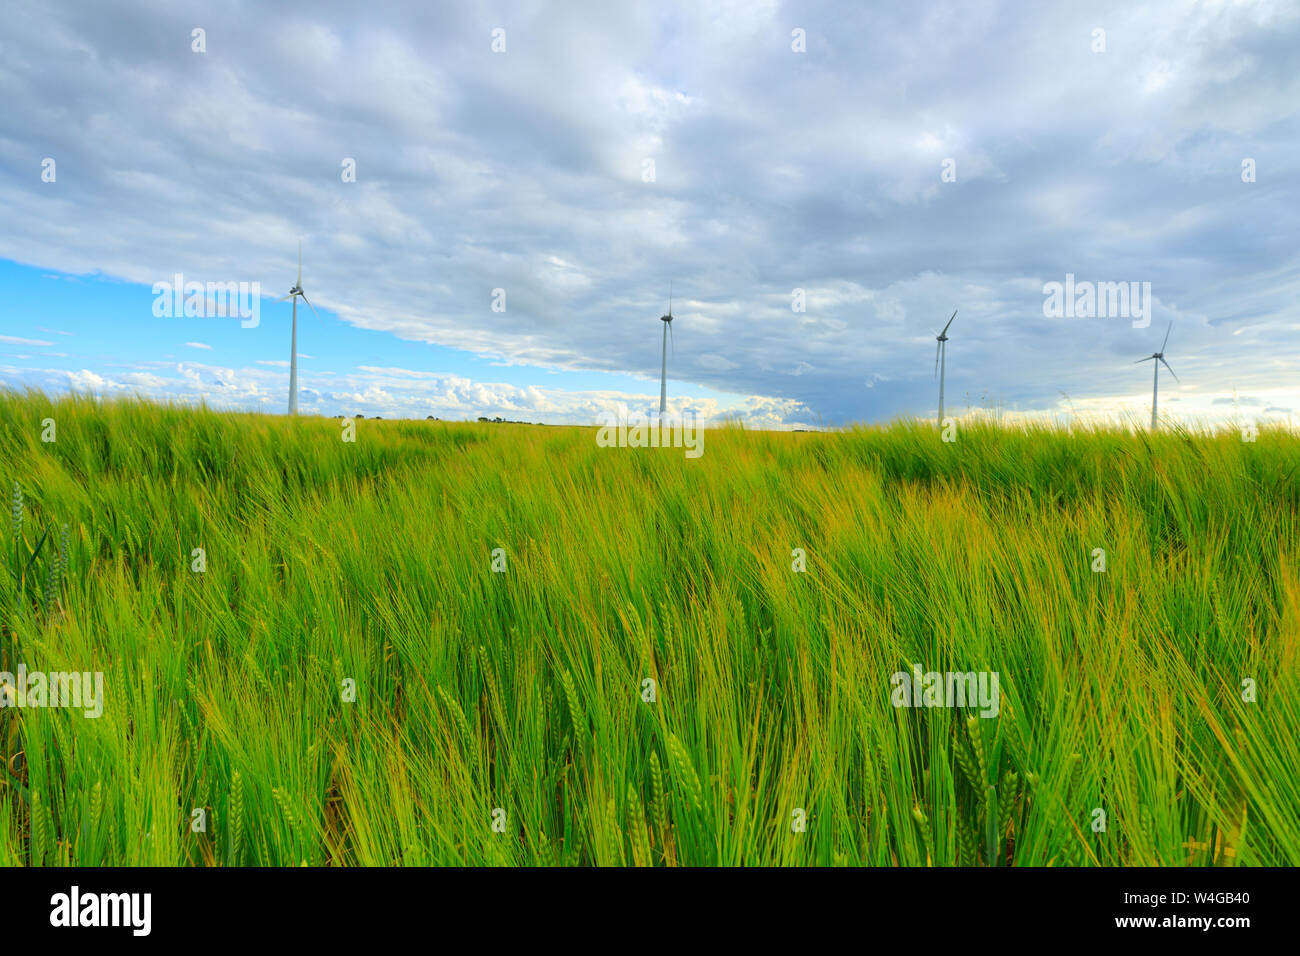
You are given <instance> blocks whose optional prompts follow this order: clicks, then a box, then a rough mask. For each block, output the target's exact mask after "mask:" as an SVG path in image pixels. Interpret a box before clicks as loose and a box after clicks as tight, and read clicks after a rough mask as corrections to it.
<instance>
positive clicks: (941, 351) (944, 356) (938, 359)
mask: <svg viewBox="0 0 1300 956" xmlns="http://www.w3.org/2000/svg"><path fill="white" fill-rule="evenodd" d="M955 318H957V310H956V309H953V310H952V315H950V316H948V325H952V320H953V319H955ZM948 325H945V326H944V327H943V331H942V332H940V333H939V334H938V335H936V336H935V337H934V340H935V341H936V342H938V343H939V344H938V345H936V346H935V347H934V372H935V374H936V375H938V376H939V427H940V428H942V427H943V374H944V372H945V371H947V366H948V346H947V344H946V343H947V341H948ZM941 363H942V364H941Z"/></svg>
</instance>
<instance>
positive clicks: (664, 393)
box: [659, 282, 677, 415]
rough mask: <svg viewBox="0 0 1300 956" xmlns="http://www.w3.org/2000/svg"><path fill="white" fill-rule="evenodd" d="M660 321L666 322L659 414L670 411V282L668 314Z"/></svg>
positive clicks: (671, 327)
mask: <svg viewBox="0 0 1300 956" xmlns="http://www.w3.org/2000/svg"><path fill="white" fill-rule="evenodd" d="M659 321H661V322H662V323H663V324H664V363H663V368H662V369H661V370H660V373H659V414H660V415H663V414H664V413H665V412H666V411H668V339H669V337H670V335H671V333H672V329H673V284H672V283H671V282H669V283H668V314H667V315H661V316H659ZM673 354H674V355H676V354H677V346H676V344H675V343H674V345H673Z"/></svg>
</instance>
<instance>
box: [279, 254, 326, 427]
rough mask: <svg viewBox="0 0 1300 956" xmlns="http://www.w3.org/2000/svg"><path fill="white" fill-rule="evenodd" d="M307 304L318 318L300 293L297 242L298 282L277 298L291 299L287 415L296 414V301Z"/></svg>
mask: <svg viewBox="0 0 1300 956" xmlns="http://www.w3.org/2000/svg"><path fill="white" fill-rule="evenodd" d="M299 297H301V298H302V301H304V302H306V303H307V307H308V308H309V309H311V310H312V312H313V313H314V314H315V315H316V318H318V319H319V318H320V313H319V312H317V311H316V306H314V305H312V304H311V302H310V301H309V300H308V299H307V293H306V292H303V291H302V240H301V239H299V240H298V281H297V282H295V283H294V284H293V288H292V289H290V290H289V294H288V295H286V296H282V297H281V298H279V299H278V300H276V301H278V302H283V301H284V300H285V299H293V334H292V337H291V339H290V340H289V414H290V415H297V414H298V299H299Z"/></svg>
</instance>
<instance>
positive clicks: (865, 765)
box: [0, 391, 1300, 866]
mask: <svg viewBox="0 0 1300 956" xmlns="http://www.w3.org/2000/svg"><path fill="white" fill-rule="evenodd" d="M346 425H347V423H346V422H344V421H340V420H337V419H329V418H312V417H303V418H300V419H297V420H293V419H288V418H285V417H271V416H262V415H252V414H245V413H226V412H214V411H208V410H197V409H189V408H180V407H167V406H160V405H153V404H148V403H145V402H142V401H134V400H132V401H120V402H111V403H102V402H95V401H91V400H88V399H78V398H71V397H68V398H60V399H58V400H57V401H54V400H51V399H49V398H46V397H45V396H43V395H42V394H40V393H36V392H29V393H17V392H12V391H7V392H0V481H3V489H4V492H5V495H6V498H7V499H9V503H10V508H9V511H10V513H9V515H7V516H6V518H5V520H4V521H3V531H2V532H0V556H2V560H3V564H4V567H5V570H4V571H3V572H0V671H3V672H4V674H3V675H0V682H3V684H4V686H3V687H2V688H0V702H3V703H4V704H5V706H4V707H3V708H0V746H3V748H4V755H3V756H4V761H5V764H6V766H5V769H4V770H3V772H2V773H0V777H2V778H3V782H2V783H0V863H4V864H8V865H33V866H42V865H43V866H63V865H82V866H98V865H137V864H140V865H144V864H160V865H185V866H234V865H245V866H290V865H292V866H298V865H302V864H304V863H305V864H307V865H311V866H345V865H395V864H396V865H430V864H453V865H459V864H472V865H539V866H580V865H601V866H606V865H610V866H620V865H640V866H714V865H818V866H841V865H848V866H855V865H876V866H952V865H967V866H1009V865H1016V866H1129V865H1153V864H1159V865H1166V866H1208V865H1214V866H1251V865H1292V866H1294V865H1300V668H1298V667H1297V664H1298V663H1300V519H1298V518H1297V512H1298V510H1300V508H1298V506H1300V492H1298V491H1297V480H1298V479H1300V441H1298V440H1297V438H1296V437H1295V436H1294V434H1292V433H1290V432H1286V431H1283V430H1276V429H1274V430H1270V429H1264V430H1261V431H1260V432H1259V433H1258V437H1257V439H1256V440H1254V441H1243V440H1242V438H1241V436H1240V435H1239V434H1238V433H1237V432H1222V433H1219V434H1209V433H1205V434H1200V433H1186V432H1180V431H1168V432H1164V433H1159V434H1148V433H1146V432H1143V431H1138V432H1134V431H1129V430H1125V429H1119V428H1114V429H1103V428H1092V429H1084V430H1079V429H1076V430H1075V431H1074V432H1073V433H1069V432H1066V431H1064V430H1052V429H1046V428H1027V429H1026V428H1011V427H1004V426H998V425H995V424H987V423H985V424H981V423H977V422H971V423H969V424H964V425H959V427H958V428H957V431H956V433H955V435H954V436H952V437H954V438H955V440H953V441H950V442H946V441H943V440H942V438H941V435H940V432H939V430H938V429H936V428H934V427H933V426H932V425H930V424H928V423H927V424H922V423H916V422H898V423H894V424H891V425H887V426H881V427H870V428H851V429H845V430H839V431H828V432H815V433H775V432H753V431H745V430H742V429H740V428H738V427H731V428H719V429H712V430H708V431H706V432H705V433H704V439H703V454H702V455H700V456H699V457H695V458H691V457H688V456H687V455H685V454H683V450H682V449H681V448H628V447H623V448H619V447H602V446H601V445H600V444H598V442H597V429H596V428H594V427H593V428H576V427H542V426H528V425H516V424H488V423H472V424H470V423H452V422H436V421H392V420H383V421H375V420H368V419H359V420H357V421H355V422H353V423H352V425H353V426H354V428H355V432H354V434H353V435H352V436H351V437H353V438H354V439H355V440H353V441H348V440H344V438H345V437H347V433H346ZM20 671H21V674H20ZM932 673H933V674H938V675H944V674H947V673H956V674H973V675H976V680H975V683H973V684H971V685H968V686H971V687H974V686H978V687H979V690H980V694H979V697H980V699H979V700H978V701H975V700H971V699H967V700H965V702H964V705H963V704H962V702H961V701H956V702H954V701H953V699H952V696H951V694H947V696H945V688H942V687H936V686H935V685H934V684H933V683H932V682H931V681H930V679H929V678H928V677H923V678H922V679H921V680H919V681H918V680H916V677H917V675H918V674H919V675H930V674H932ZM59 674H63V675H68V674H73V675H84V676H85V677H86V678H87V679H86V680H85V681H84V682H80V683H79V682H77V681H72V682H68V681H66V680H65V681H63V682H62V686H60V683H61V682H60V679H59V678H58V677H57V676H51V677H50V678H49V680H48V681H46V682H44V684H43V683H42V681H40V680H33V675H59ZM91 675H100V677H99V678H95V679H91ZM900 680H901V683H900ZM913 682H915V685H916V686H915V687H912V683H913ZM951 686H952V685H951V683H950V684H949V685H948V688H947V689H949V690H950V689H951ZM959 686H960V685H959ZM909 687H910V688H911V689H910V690H909ZM92 688H97V690H92ZM900 688H901V690H900ZM76 691H81V692H82V693H81V695H80V699H79V700H77V699H70V698H75V697H76V694H75V692H76ZM989 691H991V692H992V693H993V695H994V696H993V697H992V699H989V697H988V694H987V693H986V692H989ZM932 692H933V693H932ZM96 711H98V713H96Z"/></svg>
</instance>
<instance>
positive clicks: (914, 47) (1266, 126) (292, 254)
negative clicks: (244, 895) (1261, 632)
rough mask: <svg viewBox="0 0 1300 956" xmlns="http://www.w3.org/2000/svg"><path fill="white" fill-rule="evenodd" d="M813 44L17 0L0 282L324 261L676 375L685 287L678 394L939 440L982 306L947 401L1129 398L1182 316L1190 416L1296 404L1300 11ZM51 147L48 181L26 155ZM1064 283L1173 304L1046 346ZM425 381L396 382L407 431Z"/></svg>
mask: <svg viewBox="0 0 1300 956" xmlns="http://www.w3.org/2000/svg"><path fill="white" fill-rule="evenodd" d="M793 16H794V14H793V13H792V12H791V11H789V10H787V9H786V8H784V7H782V6H780V5H778V4H776V3H755V4H736V3H703V4H694V3H683V4H663V3H649V2H646V3H638V4H617V5H610V4H604V3H599V2H595V0H592V2H575V3H571V4H563V5H559V6H554V5H552V6H546V7H533V8H529V7H519V8H512V9H511V10H510V12H509V15H508V16H505V15H504V14H497V13H495V12H492V11H489V10H487V9H486V8H479V7H475V6H472V5H471V6H461V7H452V8H444V7H442V6H439V7H437V8H436V9H435V8H433V7H430V6H429V5H427V4H424V3H418V2H414V0H411V2H407V3H397V4H393V5H391V6H387V5H386V6H385V8H384V15H383V17H382V18H380V17H377V16H375V13H374V10H373V9H371V8H368V7H365V6H361V7H358V6H356V5H352V4H347V3H343V2H342V0H324V2H322V3H319V4H317V5H315V6H314V7H313V8H312V9H311V10H310V11H303V10H301V9H299V8H296V7H294V6H292V5H289V4H285V3H278V2H272V3H268V4H266V5H265V7H264V8H259V18H260V22H259V28H258V30H256V31H251V32H250V31H248V30H246V29H245V28H244V27H243V25H242V23H241V22H240V20H239V13H238V11H237V10H236V9H235V8H232V7H230V6H228V5H226V4H219V3H216V2H215V0H213V2H206V3H203V2H201V3H197V4H191V5H186V7H185V8H184V9H183V10H181V9H179V8H177V9H172V8H170V7H167V6H165V5H162V6H159V5H154V4H147V5H146V4H140V5H134V6H132V5H128V6H126V7H121V8H113V9H111V10H110V9H107V8H103V7H101V6H99V5H91V6H90V7H89V8H85V9H83V8H80V7H78V8H77V9H75V10H74V9H71V8H59V7H57V6H55V7H50V6H48V5H44V4H39V3H36V2H35V0H15V3H13V4H11V9H7V20H6V29H5V31H4V33H3V34H2V35H0V62H2V63H4V64H5V69H4V71H3V73H0V93H2V94H3V96H4V100H5V103H6V124H5V128H6V132H5V134H4V136H3V137H0V205H2V206H3V208H5V209H6V213H7V215H6V222H5V226H4V228H3V231H2V232H0V257H7V258H11V259H15V260H17V261H21V262H25V263H32V264H34V265H37V266H38V267H39V268H41V269H46V270H50V271H52V272H57V273H63V274H70V275H76V274H90V273H100V274H103V275H105V276H112V277H116V278H120V279H124V280H127V281H130V282H136V283H144V284H152V283H153V282H155V281H161V280H166V279H169V278H170V277H171V276H172V275H173V274H175V273H176V272H181V273H184V274H185V275H186V276H187V277H189V276H193V277H194V278H195V279H200V278H201V279H203V280H205V281H206V280H220V281H259V282H261V283H262V285H263V287H264V288H265V289H267V290H270V289H276V290H280V289H283V288H285V287H286V283H287V282H288V281H289V280H291V278H292V277H293V276H294V275H295V270H296V268H297V241H298V238H299V237H300V236H301V237H303V239H304V247H303V248H304V251H303V255H304V284H305V285H306V287H307V288H308V290H309V294H311V295H312V301H313V302H314V303H315V304H316V305H317V306H318V307H327V308H329V309H331V310H333V311H334V312H335V313H336V314H338V315H339V316H340V317H341V318H342V319H343V320H344V321H345V322H348V323H351V324H353V325H355V326H358V327H362V328H367V329H374V330H379V331H381V332H383V333H387V334H391V335H392V336H396V337H398V338H399V339H403V340H409V341H414V342H428V343H436V344H440V345H444V346H450V347H454V348H459V349H464V350H468V351H470V352H473V353H475V354H477V355H480V356H486V357H491V358H494V359H496V360H498V361H500V362H501V363H502V364H503V366H504V367H510V366H517V365H536V366H542V367H547V368H559V369H570V370H589V371H597V372H600V371H604V372H619V373H626V372H632V373H634V374H642V375H646V376H647V377H649V376H656V377H657V374H656V373H657V370H658V366H659V358H660V356H659V347H660V335H661V331H660V327H659V324H658V322H657V318H658V316H659V315H660V314H661V313H662V311H663V309H664V308H665V306H666V301H665V300H666V299H667V293H668V286H669V283H670V281H671V282H672V283H673V288H674V294H675V301H674V305H673V310H674V313H675V316H676V319H675V322H674V329H673V331H674V335H675V349H676V350H675V353H674V355H673V356H672V357H671V358H670V375H671V376H672V377H673V378H674V379H675V380H678V381H685V382H690V383H693V384H695V385H699V386H705V387H708V388H710V389H714V390H717V391H722V392H728V393H732V394H737V395H744V396H763V400H764V401H765V402H769V403H771V404H768V405H764V406H763V407H762V409H761V414H763V415H768V414H771V415H774V416H776V417H778V418H779V417H781V416H782V415H784V414H785V413H784V411H782V410H783V409H785V408H786V407H787V406H786V405H784V404H782V403H793V404H792V405H791V406H789V407H798V408H805V409H810V410H811V411H812V413H813V414H815V415H817V416H821V417H824V419H825V420H827V421H828V422H841V421H846V420H850V419H871V418H884V417H889V416H891V415H895V414H902V413H915V414H922V415H928V414H930V413H932V411H933V409H934V407H935V405H936V400H937V387H936V384H935V382H934V378H933V361H932V359H931V357H930V351H931V350H932V347H933V338H932V336H933V330H934V329H935V328H936V327H937V326H939V325H940V324H941V323H942V322H943V321H945V320H946V317H947V316H948V315H949V314H950V313H951V311H952V309H954V308H960V310H961V311H960V315H959V317H958V321H957V323H956V324H955V325H954V327H953V330H952V332H951V335H952V341H951V342H950V343H949V351H948V361H947V372H946V387H947V395H948V403H949V404H950V405H952V406H953V407H954V408H962V407H968V406H969V407H975V406H981V405H985V406H988V405H997V406H999V407H1005V408H1009V409H1021V410H1025V411H1030V412H1032V411H1043V412H1050V411H1051V410H1052V409H1054V408H1055V407H1056V402H1057V397H1058V394H1059V392H1061V391H1066V392H1067V393H1069V394H1071V395H1073V396H1076V397H1077V398H1096V399H1098V400H1103V399H1104V400H1108V401H1116V400H1119V398H1120V397H1121V396H1124V395H1126V394H1130V393H1133V394H1136V393H1137V392H1138V390H1139V389H1141V388H1142V386H1143V375H1144V374H1145V372H1140V371H1136V370H1134V369H1133V366H1132V362H1133V361H1134V360H1136V359H1137V358H1139V357H1140V356H1141V355H1142V354H1143V352H1146V353H1148V354H1149V353H1150V351H1152V350H1154V348H1155V347H1156V346H1158V344H1159V335H1160V332H1161V330H1162V329H1163V328H1164V327H1165V326H1166V324H1167V323H1168V322H1170V321H1173V322H1174V324H1175V331H1174V333H1173V339H1172V340H1171V343H1170V360H1171V362H1172V363H1173V364H1174V367H1175V368H1176V369H1177V370H1178V374H1179V376H1180V377H1181V379H1182V381H1183V382H1184V383H1186V385H1185V386H1182V387H1180V386H1178V385H1177V383H1170V385H1169V388H1170V393H1169V394H1170V399H1171V403H1172V401H1173V400H1174V399H1175V398H1177V397H1178V396H1179V395H1180V394H1182V393H1183V391H1184V389H1190V388H1191V387H1192V386H1193V385H1199V386H1200V387H1201V388H1202V389H1205V390H1210V391H1215V392H1223V391H1225V390H1227V389H1229V388H1231V387H1232V386H1233V385H1234V384H1236V385H1239V386H1240V387H1241V388H1242V389H1243V390H1245V391H1250V390H1253V391H1255V392H1260V393H1262V392H1264V391H1267V390H1269V389H1271V388H1274V387H1277V386H1278V385H1279V384H1280V383H1283V382H1285V381H1293V380H1294V379H1295V373H1296V371H1297V366H1300V340H1297V339H1296V338H1295V336H1294V335H1284V334H1282V333H1284V332H1286V331H1287V330H1293V329H1294V327H1295V326H1296V325H1297V323H1298V322H1300V305H1297V304H1296V303H1297V301H1300V300H1298V298H1297V293H1300V276H1298V275H1297V273H1296V271H1295V268H1294V261H1295V260H1294V256H1295V253H1294V250H1295V248H1296V246H1297V239H1300V235H1297V230H1298V227H1297V225H1296V221H1295V216H1294V215H1293V210H1294V209H1295V208H1296V207H1297V206H1298V205H1300V196H1297V189H1298V187H1297V183H1300V132H1298V131H1300V124H1297V123H1296V122H1295V119H1296V110H1297V104H1300V72H1298V71H1296V70H1295V69H1294V53H1293V51H1294V50H1295V49H1296V48H1297V47H1300V8H1297V7H1296V6H1295V5H1294V4H1287V3H1270V2H1262V0H1261V2H1253V3H1236V4H1203V5H1196V6H1189V5H1187V4H1184V3H1181V2H1178V0H1165V2H1154V0H1153V2H1150V3H1144V4H1140V5H1133V4H1129V3H1123V2H1120V0H1109V2H1099V3H1096V4H1089V5H1086V6H1083V7H1074V6H1071V5H1055V4H1032V3H1009V2H995V0H981V2H978V3H972V4H968V5H962V6H961V7H960V9H958V8H956V7H946V6H933V5H901V6H898V7H892V8H883V9H882V8H880V7H879V6H878V5H862V4H856V3H852V2H849V0H843V2H823V3H813V4H810V5H807V6H805V7H801V8H800V9H799V11H798V16H797V19H798V21H799V25H800V26H801V27H803V28H804V29H805V30H806V31H807V37H808V44H807V51H806V52H804V53H794V52H792V50H791V46H790V30H791V19H792V17H793ZM499 20H501V21H502V22H505V23H506V29H507V34H508V52H506V53H504V54H493V53H492V52H491V50H490V45H489V44H490V31H491V29H492V28H493V27H496V26H499V25H500V23H499V22H498V21H499ZM195 22H201V23H203V24H204V25H205V28H206V29H207V31H208V52H206V53H203V54H195V53H192V52H190V50H189V36H190V33H189V31H190V29H191V28H192V26H193V24H194V23H195ZM1097 24H1105V25H1106V29H1107V49H1106V52H1105V53H1100V54H1099V53H1093V52H1092V50H1091V48H1090V44H1091V39H1092V29H1093V27H1095V26H1096V25H1097ZM235 37H238V38H239V42H233V38H235ZM284 37H293V38H294V40H295V42H294V43H292V44H289V45H286V44H285V43H284V42H283V38H284ZM52 77H53V79H52ZM214 129H216V130H220V131H221V135H219V136H214V135H213V132H212V131H213V130H214ZM286 131H292V135H286ZM45 155H50V156H54V157H57V159H58V163H59V166H58V170H59V173H58V180H57V182H55V183H42V182H41V181H40V178H39V175H38V174H37V173H38V171H37V170H34V169H33V167H32V161H31V157H32V156H45ZM345 158H352V159H355V161H356V169H357V179H356V182H353V183H346V182H344V181H343V179H342V177H341V175H340V173H341V170H342V163H343V161H344V159H345ZM1246 158H1250V159H1252V160H1254V161H1255V162H1256V163H1257V166H1258V177H1257V181H1255V182H1253V183H1246V182H1243V181H1242V176H1241V171H1242V163H1243V160H1245V159H1246ZM949 159H951V160H953V168H955V171H956V179H955V181H953V182H945V181H943V179H942V171H943V169H944V167H945V161H946V160H949ZM647 160H650V161H653V169H654V176H653V180H652V181H647V178H646V173H647V170H648V166H647V163H646V161H647ZM218 210H219V211H220V214H214V211H218ZM1067 273H1072V274H1075V275H1078V276H1080V277H1082V278H1087V279H1089V280H1093V281H1121V280H1135V281H1149V282H1151V284H1152V289H1153V295H1154V296H1155V298H1156V300H1157V301H1156V307H1155V315H1154V317H1153V320H1152V322H1151V325H1150V326H1149V327H1147V328H1143V329H1138V328H1134V327H1133V326H1132V325H1131V323H1130V322H1129V321H1127V320H1124V319H1073V320H1057V319H1046V318H1044V317H1043V314H1042V305H1043V291H1042V289H1043V284H1044V283H1046V282H1050V281H1061V280H1062V279H1063V277H1064V276H1065V275H1066V274H1067ZM496 289H501V290H504V293H505V300H504V301H505V310H504V311H494V310H493V308H492V304H493V300H494V295H493V290H496ZM796 289H802V290H804V291H805V294H806V311H804V312H796V311H794V310H793V309H792V294H793V290H796ZM1244 324H1249V327H1250V330H1251V333H1252V334H1251V335H1249V336H1246V335H1243V336H1235V335H1234V334H1233V333H1234V332H1235V331H1237V330H1238V329H1239V328H1240V327H1241V326H1242V325H1244ZM1255 337H1259V338H1261V339H1264V338H1267V339H1269V340H1270V341H1272V342H1273V343H1274V344H1273V346H1271V347H1272V349H1273V351H1272V353H1271V359H1272V360H1271V362H1270V363H1268V364H1262V363H1259V362H1257V361H1255V352H1254V346H1252V343H1251V342H1250V341H1249V340H1250V339H1252V338H1255ZM14 344H28V343H27V342H16V343H14ZM31 344H42V345H44V344H48V343H36V342H35V341H33V342H31ZM277 367H278V366H277ZM83 371H85V370H83ZM98 373H99V374H104V373H105V370H104V369H98ZM204 381H205V382H206V383H207V385H206V386H205V387H211V388H214V389H224V390H225V391H227V392H228V391H232V390H235V391H237V389H236V387H235V386H233V385H231V384H229V383H225V382H223V381H221V380H220V379H219V378H216V377H214V373H206V377H205V379H204ZM439 381H442V380H439ZM867 383H871V385H870V387H868V384H867ZM413 389H414V385H413V382H412V377H410V376H408V377H404V378H402V379H401V380H400V381H396V382H393V383H392V384H391V385H390V386H389V387H387V388H384V389H382V390H381V391H382V393H383V394H384V395H387V396H389V398H391V400H392V403H393V405H394V407H401V404H402V402H403V401H404V399H403V398H402V395H403V393H405V394H406V395H407V396H408V397H409V398H410V399H411V400H412V401H414V400H416V396H417V395H418V392H417V391H413ZM343 392H344V393H345V394H349V395H360V396H363V397H364V396H368V395H369V396H375V400H376V401H379V399H378V396H379V395H380V392H371V391H368V389H367V388H358V389H344V390H343ZM247 397H248V400H249V401H254V402H260V401H263V400H266V401H268V402H270V401H272V400H271V398H270V395H269V393H262V392H258V393H254V394H251V395H249V396H247ZM446 398H447V401H449V402H453V401H454V404H452V405H449V406H448V407H452V408H469V407H472V406H473V405H474V403H475V402H479V401H482V402H485V403H490V402H493V401H501V402H504V401H505V400H506V399H507V398H509V400H510V401H517V402H523V401H526V399H523V398H520V397H519V396H514V395H511V396H507V395H505V393H499V392H494V391H488V392H485V393H479V392H477V391H476V390H475V389H474V388H471V387H468V386H466V387H464V388H460V387H457V388H456V389H455V390H454V391H453V392H449V393H448V395H447V396H446ZM275 401H277V402H278V399H275ZM548 401H551V402H557V403H559V404H558V405H557V406H556V414H570V413H573V411H572V410H573V409H574V408H578V407H585V406H582V403H581V402H574V403H568V404H565V403H563V402H560V399H558V398H557V397H556V396H554V395H549V396H548ZM487 407H488V406H487V405H484V406H483V408H482V409H481V410H484V411H485V410H486V408H487ZM501 407H505V406H501ZM520 407H529V406H527V405H521V406H520ZM548 414H549V411H548Z"/></svg>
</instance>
